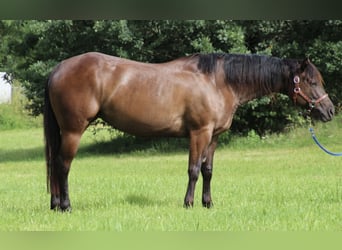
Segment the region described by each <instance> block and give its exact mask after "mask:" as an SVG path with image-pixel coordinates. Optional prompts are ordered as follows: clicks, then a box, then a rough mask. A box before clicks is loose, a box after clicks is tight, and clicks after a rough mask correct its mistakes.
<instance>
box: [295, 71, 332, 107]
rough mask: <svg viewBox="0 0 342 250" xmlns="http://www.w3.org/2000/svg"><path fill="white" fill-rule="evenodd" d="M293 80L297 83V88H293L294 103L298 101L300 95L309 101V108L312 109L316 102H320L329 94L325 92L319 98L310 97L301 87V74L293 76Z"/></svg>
mask: <svg viewBox="0 0 342 250" xmlns="http://www.w3.org/2000/svg"><path fill="white" fill-rule="evenodd" d="M293 82H294V84H295V88H294V89H293V92H294V95H293V101H294V103H297V96H298V95H300V96H301V97H302V98H303V99H304V100H305V101H307V103H308V104H309V108H310V110H311V109H313V108H314V107H315V106H316V104H318V103H319V102H321V101H322V100H323V99H325V98H326V97H328V94H324V95H322V96H321V97H319V98H318V99H316V100H315V99H310V98H309V97H308V96H307V95H306V94H305V93H304V92H303V91H302V90H301V88H300V87H299V83H300V78H299V76H295V77H294V78H293Z"/></svg>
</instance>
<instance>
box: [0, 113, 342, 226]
mask: <svg viewBox="0 0 342 250" xmlns="http://www.w3.org/2000/svg"><path fill="white" fill-rule="evenodd" d="M341 121H342V117H337V118H336V119H335V120H334V121H333V122H330V123H326V124H317V125H316V127H315V128H316V135H317V136H318V138H319V139H320V140H321V142H322V143H323V144H324V145H325V146H327V147H328V148H329V149H331V150H333V151H342V143H341V141H342V133H341V132H340V131H341V129H342V123H341ZM108 138H109V136H108V135H107V134H106V131H104V132H101V133H98V134H97V137H96V138H95V137H94V136H93V135H92V134H91V133H90V132H87V133H86V134H85V135H84V137H83V139H82V142H81V148H80V151H79V154H78V156H77V158H76V159H75V160H74V162H73V165H72V168H71V172H70V177H69V188H70V198H71V203H72V206H73V211H72V213H61V212H52V211H50V210H49V195H48V194H47V192H46V179H45V178H46V177H45V165H44V164H45V163H44V157H43V136H42V129H41V128H30V129H15V130H2V131H0V180H1V183H0V230H1V231H21V230H53V231H55V230H56V231H60V230H65V231H69V230H70V231H92V230H100V231H103V230H104V231H204V230H205V231H207V230H209V231H217V230H221V231H222V230H228V231H294V230H295V231H306V230H310V231H312V230H313V231H322V230H323V231H325V230H328V231H340V230H342V210H341V209H342V206H341V205H342V162H341V161H342V158H341V157H332V156H329V155H327V154H325V153H324V152H323V151H320V149H318V147H317V146H316V145H315V144H314V143H313V141H312V139H311V137H310V135H309V132H308V130H307V128H299V129H296V130H295V131H293V132H291V133H288V134H282V135H273V136H269V137H266V138H264V139H259V138H258V137H257V136H254V135H250V136H249V137H246V138H233V139H232V140H231V143H230V144H229V145H225V146H224V145H220V146H219V148H218V150H217V151H216V155H215V167H214V176H213V179H212V196H213V200H214V207H213V208H212V209H205V208H202V207H201V189H202V180H201V178H200V179H199V182H198V185H197V189H196V196H195V206H194V208H191V209H185V208H183V198H184V194H185V190H186V184H187V159H188V155H187V149H186V147H185V146H184V145H185V143H184V141H181V142H180V145H181V146H180V148H179V149H176V148H174V147H171V148H167V146H165V147H164V148H163V150H156V149H155V147H154V146H153V145H154V144H153V143H151V144H148V145H149V146H146V147H138V146H136V147H135V146H134V145H133V146H132V145H130V146H129V148H126V145H125V144H124V143H123V141H120V140H117V141H115V140H114V142H110V141H109V139H108ZM174 143H175V142H174ZM160 145H162V144H159V145H158V147H159V148H160V147H161V146H160ZM118 152H122V153H118Z"/></svg>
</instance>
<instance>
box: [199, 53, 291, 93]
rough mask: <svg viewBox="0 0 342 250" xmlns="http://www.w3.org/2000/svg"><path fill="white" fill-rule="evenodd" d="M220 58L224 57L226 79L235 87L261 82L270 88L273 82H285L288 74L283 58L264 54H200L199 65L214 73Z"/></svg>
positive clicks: (204, 69) (200, 67) (204, 71)
mask: <svg viewBox="0 0 342 250" xmlns="http://www.w3.org/2000/svg"><path fill="white" fill-rule="evenodd" d="M220 58H222V59H223V67H224V73H225V81H226V83H227V84H231V85H232V86H233V87H242V86H241V85H242V84H246V85H250V84H253V85H255V84H260V85H262V86H263V87H264V88H270V87H271V86H272V84H276V83H280V82H283V81H284V80H285V79H284V76H285V75H287V74H288V67H286V63H285V62H284V61H283V60H282V59H280V58H277V57H271V56H262V55H243V54H218V53H212V54H198V64H197V67H198V69H199V70H200V71H201V72H202V73H205V74H210V73H213V72H215V71H216V67H217V61H218V59H220ZM286 72H287V74H286Z"/></svg>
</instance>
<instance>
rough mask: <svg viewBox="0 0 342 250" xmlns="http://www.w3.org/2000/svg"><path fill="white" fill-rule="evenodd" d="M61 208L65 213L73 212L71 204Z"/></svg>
mask: <svg viewBox="0 0 342 250" xmlns="http://www.w3.org/2000/svg"><path fill="white" fill-rule="evenodd" d="M60 209H61V212H63V213H71V211H72V208H71V206H68V207H65V208H62V207H61V208H60Z"/></svg>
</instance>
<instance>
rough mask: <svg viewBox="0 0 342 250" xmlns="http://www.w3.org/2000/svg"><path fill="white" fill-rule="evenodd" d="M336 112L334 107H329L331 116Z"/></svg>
mask: <svg viewBox="0 0 342 250" xmlns="http://www.w3.org/2000/svg"><path fill="white" fill-rule="evenodd" d="M334 114H335V110H334V108H331V109H329V115H330V117H333V116H334Z"/></svg>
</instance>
